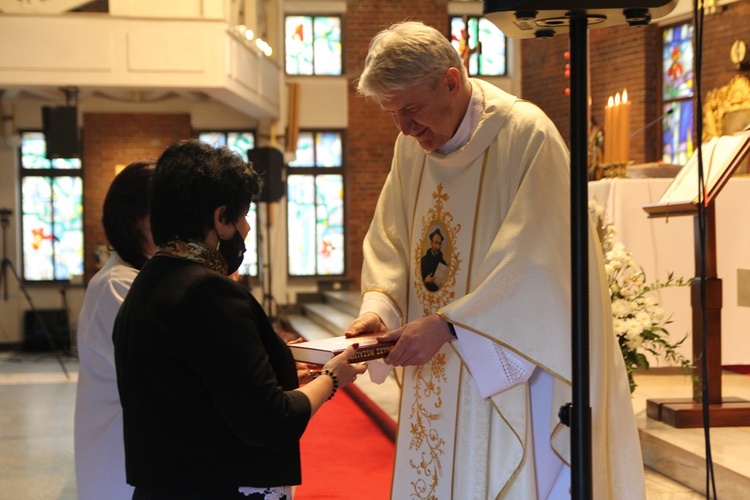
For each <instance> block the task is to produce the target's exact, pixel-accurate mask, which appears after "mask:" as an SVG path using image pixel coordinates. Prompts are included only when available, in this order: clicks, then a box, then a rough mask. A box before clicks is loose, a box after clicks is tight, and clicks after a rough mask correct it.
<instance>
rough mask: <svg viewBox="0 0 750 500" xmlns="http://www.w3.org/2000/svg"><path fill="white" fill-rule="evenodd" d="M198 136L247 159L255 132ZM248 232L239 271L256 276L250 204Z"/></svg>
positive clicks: (255, 222) (254, 224)
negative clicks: (226, 147)
mask: <svg viewBox="0 0 750 500" xmlns="http://www.w3.org/2000/svg"><path fill="white" fill-rule="evenodd" d="M198 138H199V139H200V140H201V141H203V142H205V143H207V144H211V145H212V146H228V147H229V149H231V150H232V151H234V152H236V153H238V154H239V155H241V156H242V157H243V158H244V159H245V161H247V151H248V150H249V149H253V148H255V134H254V133H253V132H243V131H221V132H217V131H204V132H200V133H199V134H198ZM247 222H248V224H250V232H248V233H247V237H246V238H245V257H244V259H243V261H242V264H240V268H239V272H240V274H242V275H245V276H258V206H257V204H256V203H251V204H250V210H249V211H248V213H247Z"/></svg>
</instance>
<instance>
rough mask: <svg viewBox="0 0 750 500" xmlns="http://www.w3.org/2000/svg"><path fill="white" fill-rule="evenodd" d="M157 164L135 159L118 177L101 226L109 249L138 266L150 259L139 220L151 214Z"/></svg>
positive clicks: (106, 205)
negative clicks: (151, 198) (151, 195)
mask: <svg viewBox="0 0 750 500" xmlns="http://www.w3.org/2000/svg"><path fill="white" fill-rule="evenodd" d="M155 165H156V160H155V159H149V160H138V161H134V162H133V163H131V164H130V165H128V166H127V167H125V168H124V169H123V170H122V172H120V173H119V174H117V176H115V178H114V180H113V181H112V184H110V186H109V189H108V190H107V195H106V196H105V198H104V207H103V210H102V225H103V226H104V234H106V235H107V240H108V241H109V245H110V248H111V249H112V250H114V251H115V252H117V254H118V255H119V256H120V258H122V260H124V261H125V262H127V263H128V264H130V265H131V266H133V267H134V268H136V269H140V268H141V267H142V266H143V264H145V263H146V261H147V260H148V257H147V256H146V254H145V253H144V251H145V249H146V244H147V242H146V240H145V239H144V236H143V233H142V232H141V229H139V227H138V223H139V222H140V221H141V220H142V219H143V218H145V217H148V214H149V197H148V187H149V183H150V181H151V177H152V176H153V174H154V167H155Z"/></svg>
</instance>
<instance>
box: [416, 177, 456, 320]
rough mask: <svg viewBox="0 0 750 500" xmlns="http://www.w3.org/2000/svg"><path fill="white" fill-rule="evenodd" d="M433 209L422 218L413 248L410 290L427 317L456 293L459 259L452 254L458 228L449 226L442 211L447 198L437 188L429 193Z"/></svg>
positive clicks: (447, 216)
mask: <svg viewBox="0 0 750 500" xmlns="http://www.w3.org/2000/svg"><path fill="white" fill-rule="evenodd" d="M432 198H433V199H434V200H435V206H434V207H432V208H430V209H429V210H428V211H427V213H426V214H425V215H424V216H423V217H422V234H421V236H420V238H419V242H418V243H417V245H415V247H414V259H413V261H414V262H415V265H416V266H417V267H416V269H415V270H414V280H415V283H414V289H415V290H416V293H417V299H418V300H419V302H420V304H422V308H423V310H424V315H425V316H429V315H430V314H433V313H434V312H435V311H437V310H438V309H440V308H441V307H443V306H445V305H446V304H448V303H450V302H451V301H452V300H453V299H454V297H455V295H456V293H455V285H456V272H458V270H459V267H460V264H461V259H460V252H458V251H457V250H456V236H457V234H458V232H459V231H460V230H461V224H456V225H453V214H451V213H450V211H446V210H445V207H444V203H445V202H446V201H448V199H449V198H450V196H448V194H447V193H444V192H443V185H442V184H438V185H437V189H436V191H435V192H434V193H432Z"/></svg>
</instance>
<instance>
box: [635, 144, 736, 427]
mask: <svg viewBox="0 0 750 500" xmlns="http://www.w3.org/2000/svg"><path fill="white" fill-rule="evenodd" d="M702 148H703V157H704V159H708V160H709V162H707V165H708V167H707V168H706V169H705V170H706V172H707V173H706V175H705V182H704V185H705V190H704V191H705V200H706V201H705V226H706V227H705V228H704V229H705V235H706V238H705V246H704V245H703V244H702V243H703V242H702V241H701V228H700V222H701V221H700V219H699V217H698V216H697V213H698V205H697V204H698V203H700V201H699V198H698V196H697V192H698V173H697V155H693V157H691V159H690V160H689V161H688V163H687V164H686V165H685V166H684V167H683V169H682V170H681V171H680V173H679V174H678V175H677V177H675V180H674V182H673V183H672V184H670V186H669V188H667V190H666V191H665V193H664V195H663V196H662V198H661V200H660V201H659V203H657V204H654V205H646V206H644V207H643V209H644V210H645V211H646V212H648V216H649V217H668V216H680V215H693V216H694V220H695V223H694V229H693V230H694V235H695V275H696V278H694V280H693V282H692V285H691V289H690V303H691V306H692V309H693V363H694V364H696V365H699V364H700V363H702V362H703V357H705V362H706V368H707V379H708V380H707V386H708V400H707V402H708V408H709V424H710V426H711V427H741V426H748V425H750V401H747V400H743V399H739V398H735V397H723V395H722V392H721V307H722V289H721V279H720V278H719V277H718V275H717V265H716V262H717V260H716V207H715V200H716V196H717V195H718V194H719V192H720V191H721V189H722V188H723V187H724V185H725V184H726V182H727V181H728V180H729V177H731V175H732V173H734V171H735V170H736V169H737V167H738V166H739V165H740V164H741V163H742V161H743V160H744V159H745V157H746V156H747V154H748V152H749V150H750V132H741V133H739V134H735V135H733V136H722V137H717V138H714V139H712V140H711V141H710V142H707V143H704V144H703V145H702ZM704 252H705V255H704ZM704 257H705V296H704V297H705V308H704V307H703V306H704V303H703V302H704V300H702V297H701V293H702V285H703V283H701V280H702V278H701V274H702V268H703V264H704ZM704 312H705V317H704ZM704 323H705V325H706V328H705V335H706V339H705V341H706V342H705V346H706V349H705V352H703V344H704V342H703V341H704V339H703V335H704ZM695 374H696V376H695V377H694V381H693V398H692V399H679V398H668V399H667V398H665V399H649V400H648V401H647V402H646V414H647V415H648V417H649V418H653V419H655V420H660V421H662V422H664V423H666V424H669V425H671V426H673V427H677V428H694V427H703V404H702V402H703V400H704V398H703V394H702V387H703V378H702V372H701V370H700V368H699V367H698V368H696V369H695Z"/></svg>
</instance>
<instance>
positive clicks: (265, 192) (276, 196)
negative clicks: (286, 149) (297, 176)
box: [247, 147, 286, 203]
mask: <svg viewBox="0 0 750 500" xmlns="http://www.w3.org/2000/svg"><path fill="white" fill-rule="evenodd" d="M247 159H248V160H249V161H250V162H251V163H252V164H253V168H254V169H255V170H256V171H257V172H258V173H259V174H260V175H261V177H262V178H263V189H262V190H261V192H260V197H259V201H262V202H266V203H270V202H274V201H279V200H280V199H281V198H282V197H283V196H284V190H285V189H286V186H285V183H284V155H283V154H282V153H281V151H279V150H278V149H276V148H272V147H262V148H255V149H249V150H248V151H247Z"/></svg>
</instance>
